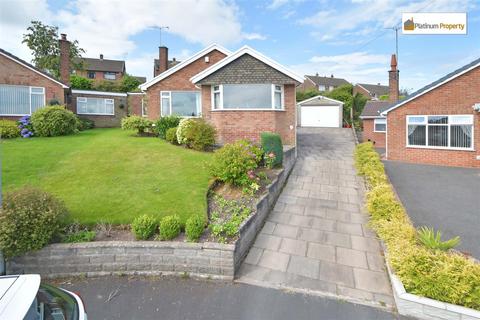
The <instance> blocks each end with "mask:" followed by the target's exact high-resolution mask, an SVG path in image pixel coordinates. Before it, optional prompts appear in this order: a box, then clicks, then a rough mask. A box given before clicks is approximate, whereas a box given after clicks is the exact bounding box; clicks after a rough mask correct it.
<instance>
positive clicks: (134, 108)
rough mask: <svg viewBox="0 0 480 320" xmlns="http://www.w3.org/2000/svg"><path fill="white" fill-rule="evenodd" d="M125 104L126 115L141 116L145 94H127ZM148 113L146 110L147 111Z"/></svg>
mask: <svg viewBox="0 0 480 320" xmlns="http://www.w3.org/2000/svg"><path fill="white" fill-rule="evenodd" d="M127 95H128V97H127V103H128V114H129V115H135V116H142V99H143V98H144V96H145V94H142V93H137V92H133V93H130V92H129V93H127ZM147 113H148V109H147Z"/></svg>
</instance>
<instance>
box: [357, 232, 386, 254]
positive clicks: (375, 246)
mask: <svg viewBox="0 0 480 320" xmlns="http://www.w3.org/2000/svg"><path fill="white" fill-rule="evenodd" d="M352 248H353V249H356V250H363V251H368V252H374V253H379V252H381V248H380V242H379V241H378V240H377V239H372V238H365V237H363V236H354V235H352Z"/></svg>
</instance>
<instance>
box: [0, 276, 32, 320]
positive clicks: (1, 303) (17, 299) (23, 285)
mask: <svg viewBox="0 0 480 320" xmlns="http://www.w3.org/2000/svg"><path fill="white" fill-rule="evenodd" d="M39 287H40V276H39V275H38V274H27V275H15V276H4V277H0V319H23V317H24V316H25V314H27V311H28V309H29V308H30V306H31V304H32V302H33V300H34V299H35V296H36V295H37V292H38V288H39Z"/></svg>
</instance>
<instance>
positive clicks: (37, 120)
mask: <svg viewBox="0 0 480 320" xmlns="http://www.w3.org/2000/svg"><path fill="white" fill-rule="evenodd" d="M30 121H31V122H32V126H33V130H34V132H35V134H36V135H37V136H40V137H55V136H64V135H69V134H72V133H74V132H76V131H77V129H78V128H77V127H78V118H77V116H76V115H75V114H73V112H71V111H69V110H66V109H65V107H63V106H52V107H45V108H40V109H38V110H37V111H35V112H34V113H33V114H32V117H31V118H30Z"/></svg>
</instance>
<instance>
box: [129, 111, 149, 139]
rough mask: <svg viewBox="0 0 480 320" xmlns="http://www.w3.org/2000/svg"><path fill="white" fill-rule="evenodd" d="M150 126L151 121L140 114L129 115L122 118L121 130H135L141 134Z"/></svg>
mask: <svg viewBox="0 0 480 320" xmlns="http://www.w3.org/2000/svg"><path fill="white" fill-rule="evenodd" d="M151 127H152V121H150V120H148V119H145V118H143V117H140V116H130V117H125V118H123V119H122V129H123V130H137V133H138V134H139V135H141V134H142V133H144V132H145V130H147V129H149V128H151Z"/></svg>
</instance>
